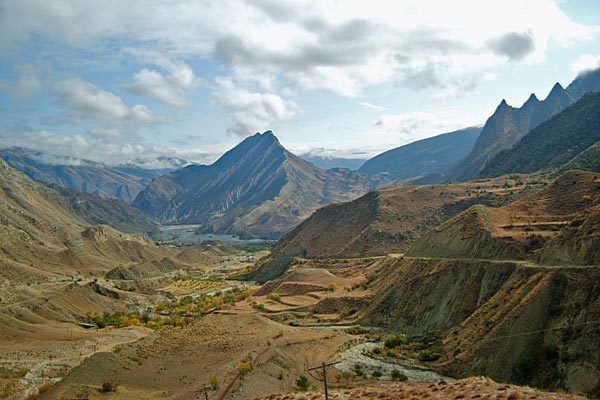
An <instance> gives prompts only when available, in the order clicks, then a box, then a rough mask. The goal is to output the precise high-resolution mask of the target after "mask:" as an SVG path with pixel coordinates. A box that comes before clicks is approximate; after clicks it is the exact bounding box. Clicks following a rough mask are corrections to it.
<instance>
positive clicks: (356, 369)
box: [354, 364, 364, 376]
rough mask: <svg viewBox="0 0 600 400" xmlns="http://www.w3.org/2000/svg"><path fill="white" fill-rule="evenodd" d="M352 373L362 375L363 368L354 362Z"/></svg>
mask: <svg viewBox="0 0 600 400" xmlns="http://www.w3.org/2000/svg"><path fill="white" fill-rule="evenodd" d="M354 373H355V374H356V376H363V375H364V373H363V370H362V367H361V366H360V364H354Z"/></svg>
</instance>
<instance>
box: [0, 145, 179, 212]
mask: <svg viewBox="0 0 600 400" xmlns="http://www.w3.org/2000/svg"><path fill="white" fill-rule="evenodd" d="M0 158H3V159H4V160H5V161H6V162H7V163H8V164H9V165H10V166H11V167H13V168H15V169H17V170H19V171H21V172H23V173H25V174H26V175H28V176H29V177H30V178H32V179H34V180H38V181H42V182H46V183H55V184H57V185H59V186H62V187H64V188H67V189H75V190H77V191H79V192H85V193H92V194H95V195H98V196H100V197H106V198H113V199H120V200H123V201H125V202H126V203H131V202H132V201H133V199H134V198H135V196H137V194H138V193H139V192H140V191H141V190H142V189H144V187H146V185H147V184H148V183H150V181H151V180H152V178H154V177H155V176H158V175H162V174H165V173H167V172H170V171H172V170H173V168H172V167H170V168H166V169H165V168H163V169H145V168H141V167H139V166H137V165H125V166H120V167H112V166H108V165H105V164H102V163H98V162H94V161H89V160H81V159H71V160H62V163H61V160H56V159H54V158H53V156H51V155H48V154H45V153H43V152H39V151H34V150H30V149H25V148H20V147H13V148H8V149H0ZM179 161H180V160H179ZM179 164H180V163H175V164H174V165H179Z"/></svg>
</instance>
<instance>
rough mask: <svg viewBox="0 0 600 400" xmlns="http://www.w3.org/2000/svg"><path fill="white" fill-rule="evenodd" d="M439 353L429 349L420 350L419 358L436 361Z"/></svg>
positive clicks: (439, 355)
mask: <svg viewBox="0 0 600 400" xmlns="http://www.w3.org/2000/svg"><path fill="white" fill-rule="evenodd" d="M440 357H441V354H439V353H434V352H432V351H431V350H422V351H421V352H419V360H421V361H436V360H439V359H440Z"/></svg>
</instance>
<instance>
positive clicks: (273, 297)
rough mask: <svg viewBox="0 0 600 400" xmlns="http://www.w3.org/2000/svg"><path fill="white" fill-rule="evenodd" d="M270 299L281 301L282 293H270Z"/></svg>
mask: <svg viewBox="0 0 600 400" xmlns="http://www.w3.org/2000/svg"><path fill="white" fill-rule="evenodd" d="M269 299H271V300H273V301H276V302H280V301H281V295H280V294H279V293H271V294H270V295H269Z"/></svg>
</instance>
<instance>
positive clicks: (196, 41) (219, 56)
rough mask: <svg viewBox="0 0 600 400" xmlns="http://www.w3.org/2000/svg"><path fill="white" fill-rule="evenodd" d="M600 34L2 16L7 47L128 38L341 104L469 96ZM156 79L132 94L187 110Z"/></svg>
mask: <svg viewBox="0 0 600 400" xmlns="http://www.w3.org/2000/svg"><path fill="white" fill-rule="evenodd" d="M465 10H468V12H466V11H465ZM594 32H597V28H593V27H587V26H584V25H581V24H578V23H576V22H574V21H573V20H571V19H570V18H569V17H568V16H567V14H565V13H564V12H563V11H562V10H561V9H560V7H559V5H558V3H557V2H555V1H553V0H531V1H528V2H523V1H521V0H506V1H502V2H481V1H480V2H478V1H472V0H456V1H452V2H440V1H438V0H422V1H405V2H390V1H386V0H373V1H369V2H364V1H361V0H348V1H344V2H338V1H334V0H331V1H319V2H304V3H301V2H273V1H267V0H253V1H248V2H246V1H241V0H240V1H236V0H228V1H220V2H198V1H195V0H179V1H170V2H158V3H154V4H152V6H149V5H148V4H147V3H146V2H143V1H128V2H122V1H116V0H114V1H109V2H108V3H107V2H97V1H92V0H77V1H76V0H71V1H68V0H64V1H51V2H49V1H42V0H20V1H14V2H7V3H6V4H4V5H3V7H2V11H1V12H0V48H2V47H4V48H6V47H7V46H15V45H17V44H19V43H22V42H24V41H26V40H29V39H30V38H32V37H33V36H34V35H39V36H41V37H44V38H48V39H50V40H56V41H59V42H64V43H67V44H69V45H72V46H81V47H83V46H86V48H89V47H90V46H89V44H100V46H99V48H102V49H107V48H108V46H102V44H103V43H105V42H103V40H104V39H107V38H127V39H128V40H129V41H130V42H131V43H134V44H138V47H140V48H142V47H143V48H144V49H147V48H150V49H152V51H153V52H154V53H157V54H161V55H162V56H163V57H166V58H170V59H184V58H190V57H202V58H204V59H207V58H212V59H216V60H217V61H219V62H221V63H224V64H225V65H226V66H227V67H229V68H230V69H231V71H232V72H233V74H234V75H236V76H235V77H236V78H237V79H241V76H237V71H239V70H242V69H243V70H245V71H248V70H251V71H253V72H254V74H255V75H257V74H266V75H271V76H279V77H280V78H281V79H280V80H281V82H283V84H284V85H286V87H292V88H298V89H305V90H324V91H330V92H333V93H336V94H339V95H342V96H358V95H360V93H361V91H362V90H363V89H364V88H365V87H366V86H369V85H372V84H378V83H382V82H389V81H393V82H396V83H398V84H400V85H408V86H410V87H413V88H418V89H429V88H440V87H443V88H444V89H445V90H447V91H453V92H454V93H461V92H463V91H465V90H471V89H472V88H473V87H474V86H476V85H477V83H478V81H479V79H481V77H482V76H483V72H484V70H485V71H487V70H489V69H490V68H493V67H496V66H498V65H501V64H502V63H505V62H507V61H510V60H512V61H516V62H522V61H527V62H535V61H542V60H543V59H544V57H545V51H546V48H547V45H548V43H549V42H550V41H555V42H557V43H559V44H563V45H569V44H570V43H574V42H576V41H583V40H591V39H593V37H594V36H593V35H594ZM159 66H160V65H159ZM160 67H161V68H163V69H165V67H164V66H160ZM151 71H152V70H147V71H146V72H144V73H143V74H142V73H141V72H140V74H141V75H139V76H137V77H136V80H135V81H134V82H133V83H132V85H135V86H133V87H135V88H137V90H138V92H140V93H145V94H146V95H149V96H153V97H154V98H157V99H159V100H161V101H165V102H167V103H169V104H175V105H178V104H181V100H182V96H181V95H179V96H178V95H177V93H175V92H174V91H173V82H171V81H170V79H171V78H170V77H171V76H172V73H171V72H170V71H169V70H168V69H165V71H166V73H162V72H159V71H153V72H152V73H149V72H151ZM460 71H465V72H464V76H463V75H460ZM447 74H449V76H448V75H447ZM456 75H460V77H459V78H460V79H458V80H456V79H453V78H455V77H456ZM454 82H459V84H458V85H454ZM465 82H469V84H465ZM167 83H170V85H167ZM279 89H280V88H279ZM273 91H277V92H279V90H277V88H273Z"/></svg>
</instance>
